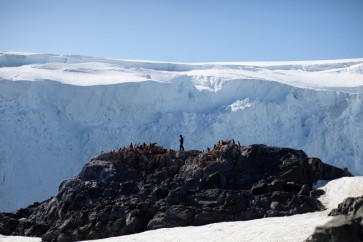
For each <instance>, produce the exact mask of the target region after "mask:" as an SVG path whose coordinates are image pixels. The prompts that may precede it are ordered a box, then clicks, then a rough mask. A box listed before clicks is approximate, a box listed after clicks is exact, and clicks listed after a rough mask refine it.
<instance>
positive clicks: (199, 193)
mask: <svg viewBox="0 0 363 242" xmlns="http://www.w3.org/2000/svg"><path fill="white" fill-rule="evenodd" d="M342 176H350V173H349V172H348V171H345V170H341V169H339V168H336V167H332V166H329V165H326V164H324V163H323V162H321V161H320V160H319V159H317V158H308V157H307V155H306V154H305V153H304V152H303V151H301V150H293V149H288V148H278V147H268V146H265V145H251V146H240V145H237V144H235V143H234V142H232V141H221V142H219V144H218V145H215V147H214V149H211V150H209V151H207V152H201V151H195V150H193V151H183V152H176V151H174V150H166V149H164V148H163V147H160V146H158V145H156V144H150V145H133V146H132V147H128V148H122V149H119V150H118V151H111V152H109V153H103V154H101V155H99V156H97V157H95V158H93V159H92V160H91V161H90V162H89V163H87V164H86V165H85V166H84V168H83V169H82V171H81V172H80V173H79V174H78V175H77V176H76V177H74V178H73V179H69V180H66V181H64V182H62V183H61V185H60V186H59V192H58V194H57V195H56V196H54V197H51V198H50V199H48V200H46V201H44V202H41V203H35V204H33V205H31V206H29V207H28V208H25V209H20V210H19V211H17V212H15V213H3V214H1V213H0V234H4V235H27V236H39V237H42V240H43V241H79V240H92V239H100V238H105V237H110V236H120V235H125V234H131V233H138V232H142V231H145V230H149V229H157V228H165V227H175V226H189V225H203V224H208V223H215V222H222V221H237V220H249V219H257V218H262V217H270V216H288V215H293V214H297V213H305V212H313V211H319V210H322V209H323V206H322V205H321V204H320V202H319V201H318V200H317V199H316V198H317V196H318V192H316V191H314V190H312V185H313V184H314V183H315V182H316V181H318V180H321V179H325V180H327V179H335V178H339V177H342ZM355 204H358V202H355ZM356 206H358V205H356ZM349 211H351V210H349Z"/></svg>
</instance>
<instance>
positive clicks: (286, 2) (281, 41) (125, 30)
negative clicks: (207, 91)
mask: <svg viewBox="0 0 363 242" xmlns="http://www.w3.org/2000/svg"><path fill="white" fill-rule="evenodd" d="M0 51H26V52H38V53H53V54H79V55H88V56H98V57H108V58H118V59H139V60H161V61H176V62H202V61H203V62H206V61H266V60H318V59H319V60H320V59H342V58H357V57H361V58H362V57H363V0H249V1H247V0H239V1H237V0H218V1H217V0H181V1H178V0H174V1H173V0H154V1H153V0H0Z"/></svg>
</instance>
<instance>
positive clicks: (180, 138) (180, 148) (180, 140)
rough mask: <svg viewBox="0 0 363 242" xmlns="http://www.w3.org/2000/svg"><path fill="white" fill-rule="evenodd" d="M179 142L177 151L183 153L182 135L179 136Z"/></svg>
mask: <svg viewBox="0 0 363 242" xmlns="http://www.w3.org/2000/svg"><path fill="white" fill-rule="evenodd" d="M179 142H180V147H179V150H180V151H184V138H183V136H182V135H179Z"/></svg>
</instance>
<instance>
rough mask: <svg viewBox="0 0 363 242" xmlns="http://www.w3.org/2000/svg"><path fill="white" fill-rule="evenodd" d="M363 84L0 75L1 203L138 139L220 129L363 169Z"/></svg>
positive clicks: (23, 199) (46, 186)
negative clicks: (77, 81) (204, 86)
mask: <svg viewBox="0 0 363 242" xmlns="http://www.w3.org/2000/svg"><path fill="white" fill-rule="evenodd" d="M361 90H362V89H361V88H356V91H357V92H344V91H336V90H332V89H329V90H315V89H308V88H298V87H294V86H291V85H286V84H282V83H279V82H273V81H267V80H262V79H251V78H249V79H231V80H228V81H225V82H223V85H221V86H220V89H219V90H218V91H214V92H213V91H206V90H204V91H203V90H201V89H197V88H196V85H195V80H193V77H192V76H188V75H182V76H178V77H176V78H175V79H173V80H171V81H170V82H167V83H166V82H156V81H145V82H141V83H139V82H133V83H121V84H116V85H96V86H83V87H81V86H74V85H66V84H62V83H59V82H55V81H51V80H42V81H9V80H0V134H1V137H0V211H13V210H15V209H18V208H20V207H25V206H27V205H29V204H30V203H32V202H35V201H40V200H44V199H46V198H48V197H50V196H51V195H53V194H55V193H56V191H57V189H58V185H59V184H60V182H61V181H62V180H64V179H67V178H69V177H72V176H74V175H75V174H77V173H78V172H79V171H80V170H81V167H82V166H83V164H84V163H85V162H87V161H88V160H89V159H90V158H91V157H92V156H94V155H95V154H98V153H100V152H101V151H102V150H104V151H107V150H111V149H117V148H119V147H121V146H127V145H129V144H130V143H131V142H132V143H138V142H140V143H143V142H146V143H151V142H157V143H158V144H161V145H163V146H165V147H167V148H172V149H177V148H178V146H179V144H178V136H179V134H183V136H184V137H185V148H186V149H207V147H212V146H213V144H215V143H216V142H217V141H218V140H220V139H235V140H236V141H237V140H238V141H239V142H240V143H241V144H242V145H243V144H246V145H248V144H253V143H264V144H268V145H274V146H284V147H291V148H296V149H302V150H304V151H305V152H306V153H307V154H308V155H309V156H316V157H319V158H321V159H322V160H323V161H324V162H327V163H330V164H332V165H335V166H338V167H347V168H348V169H349V170H350V171H352V172H353V173H354V174H356V175H363V149H362V148H363V141H362V134H363V122H361V120H363V106H362V93H363V92H362V91H361Z"/></svg>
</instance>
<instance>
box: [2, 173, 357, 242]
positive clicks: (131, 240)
mask: <svg viewBox="0 0 363 242" xmlns="http://www.w3.org/2000/svg"><path fill="white" fill-rule="evenodd" d="M320 189H322V190H324V191H325V192H326V193H325V195H323V196H321V197H320V198H319V200H320V201H321V202H322V203H323V204H324V205H325V206H326V208H327V210H325V211H322V212H316V213H306V214H299V215H294V216H287V217H276V218H264V219H256V220H250V221H242V222H225V223H216V224H209V225H205V226H199V227H179V228H170V229H158V230H153V231H147V232H144V233H139V234H133V235H127V236H121V237H114V238H107V239H102V240H93V241H100V242H101V241H102V242H103V241H104V242H117V241H122V242H141V241H155V242H159V241H160V242H171V241H179V242H184V241H185V242H188V241H196V242H197V241H200V242H201V241H216V242H217V241H246V242H247V241H261V242H262V241H264V242H277V241H279V242H284V241H286V242H294V241H304V240H305V239H307V238H308V237H309V236H310V235H311V234H312V233H313V232H314V229H315V227H316V226H319V225H323V224H325V223H326V222H328V221H330V220H331V219H332V217H328V216H327V214H328V213H329V212H330V210H331V209H333V208H336V207H337V205H338V204H339V203H340V202H342V201H343V200H344V199H345V198H347V197H357V196H362V195H363V177H345V178H340V179H336V180H333V181H330V182H328V183H327V184H326V185H324V186H323V187H321V188H320ZM32 239H33V238H32ZM0 241H3V242H10V241H19V242H22V241H24V242H25V241H41V240H40V239H39V238H37V239H33V240H30V239H29V238H27V237H12V236H9V237H6V236H2V237H1V236H0Z"/></svg>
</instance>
